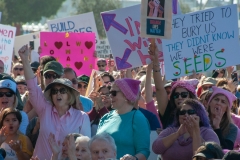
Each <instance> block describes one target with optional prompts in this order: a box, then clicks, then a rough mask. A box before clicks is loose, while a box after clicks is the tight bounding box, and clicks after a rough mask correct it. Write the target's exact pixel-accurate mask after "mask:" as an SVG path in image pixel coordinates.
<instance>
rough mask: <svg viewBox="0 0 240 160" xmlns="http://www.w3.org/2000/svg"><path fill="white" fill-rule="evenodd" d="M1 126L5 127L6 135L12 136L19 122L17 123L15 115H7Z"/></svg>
mask: <svg viewBox="0 0 240 160" xmlns="http://www.w3.org/2000/svg"><path fill="white" fill-rule="evenodd" d="M3 126H6V133H7V134H14V133H16V132H17V130H18V128H19V126H20V122H19V121H18V119H17V117H16V115H15V114H9V115H7V116H6V117H5V119H4V120H3Z"/></svg>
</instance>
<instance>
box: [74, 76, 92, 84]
mask: <svg viewBox="0 0 240 160" xmlns="http://www.w3.org/2000/svg"><path fill="white" fill-rule="evenodd" d="M89 79H90V78H89V77H88V76H87V75H85V74H83V75H81V76H78V77H77V80H78V83H79V82H83V83H86V84H88V83H89Z"/></svg>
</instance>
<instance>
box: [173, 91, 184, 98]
mask: <svg viewBox="0 0 240 160" xmlns="http://www.w3.org/2000/svg"><path fill="white" fill-rule="evenodd" d="M180 95H181V97H182V98H187V96H188V92H181V93H179V92H175V93H174V94H173V98H174V99H177V98H179V96H180Z"/></svg>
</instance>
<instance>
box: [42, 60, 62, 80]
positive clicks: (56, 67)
mask: <svg viewBox="0 0 240 160" xmlns="http://www.w3.org/2000/svg"><path fill="white" fill-rule="evenodd" d="M49 71H52V72H55V73H56V74H58V75H59V76H62V75H63V73H64V69H63V66H62V65H61V64H60V63H59V62H57V61H50V62H48V63H47V64H46V65H45V66H44V69H43V75H44V74H45V73H46V72H49Z"/></svg>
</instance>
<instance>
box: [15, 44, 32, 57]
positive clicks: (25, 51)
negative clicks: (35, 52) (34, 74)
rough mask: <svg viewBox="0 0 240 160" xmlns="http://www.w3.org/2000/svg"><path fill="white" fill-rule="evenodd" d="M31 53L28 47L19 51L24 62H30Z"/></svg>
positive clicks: (25, 46) (23, 47)
mask: <svg viewBox="0 0 240 160" xmlns="http://www.w3.org/2000/svg"><path fill="white" fill-rule="evenodd" d="M30 51H31V50H30V48H29V47H28V45H24V46H22V48H20V49H19V51H18V54H19V56H20V57H21V60H22V61H28V58H29V54H30Z"/></svg>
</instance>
